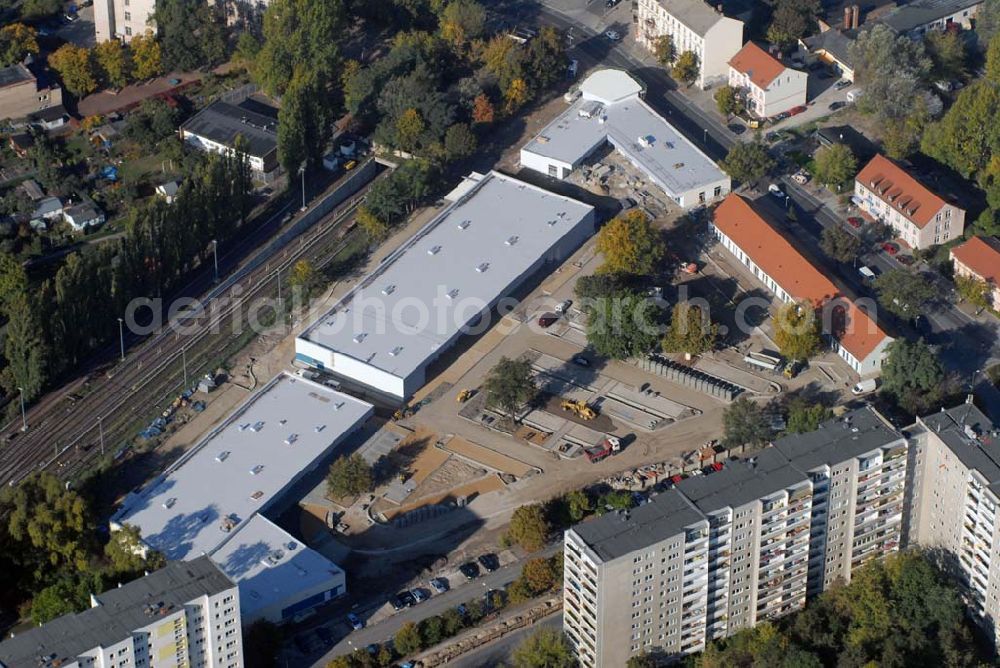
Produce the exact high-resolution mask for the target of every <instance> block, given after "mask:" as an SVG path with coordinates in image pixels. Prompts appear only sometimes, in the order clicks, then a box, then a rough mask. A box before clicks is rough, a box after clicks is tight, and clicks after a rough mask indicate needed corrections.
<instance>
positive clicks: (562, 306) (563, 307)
mask: <svg viewBox="0 0 1000 668" xmlns="http://www.w3.org/2000/svg"><path fill="white" fill-rule="evenodd" d="M572 305H573V300H572V299H567V300H566V301H564V302H560V303H559V304H557V305H556V313H560V314H562V313H565V312H566V311H568V310H569V307H570V306H572Z"/></svg>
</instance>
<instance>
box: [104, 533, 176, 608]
mask: <svg viewBox="0 0 1000 668" xmlns="http://www.w3.org/2000/svg"><path fill="white" fill-rule="evenodd" d="M104 556H105V558H106V559H107V560H108V566H109V567H110V570H111V572H112V573H113V574H115V575H125V576H128V577H129V578H134V577H139V576H141V575H142V574H143V571H155V570H158V569H160V568H163V567H164V566H166V565H167V561H166V559H165V558H164V556H163V554H162V553H161V552H158V551H156V550H152V549H150V548H148V547H146V546H145V545H143V543H142V537H141V536H140V533H139V529H138V527H134V526H131V525H128V524H126V525H124V526H123V527H122V528H121V529H118V530H116V531H112V532H111V538H110V539H109V540H108V542H107V544H106V545H105V546H104ZM95 593H96V592H95Z"/></svg>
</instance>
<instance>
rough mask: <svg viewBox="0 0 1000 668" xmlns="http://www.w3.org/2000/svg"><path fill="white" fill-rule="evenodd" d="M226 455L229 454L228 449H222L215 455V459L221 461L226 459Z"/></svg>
mask: <svg viewBox="0 0 1000 668" xmlns="http://www.w3.org/2000/svg"><path fill="white" fill-rule="evenodd" d="M228 456H229V450H223V451H222V452H220V453H219V454H217V455H216V456H215V461H217V462H219V463H222V462H224V461H226V457H228Z"/></svg>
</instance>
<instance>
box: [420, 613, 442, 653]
mask: <svg viewBox="0 0 1000 668" xmlns="http://www.w3.org/2000/svg"><path fill="white" fill-rule="evenodd" d="M419 630H420V641H421V645H422V646H423V647H433V646H434V645H436V644H438V643H439V642H441V641H442V640H443V639H444V637H445V635H444V623H443V622H442V620H441V618H440V617H438V616H437V615H433V616H431V617H428V618H426V619H424V620H422V621H421V622H420V626H419Z"/></svg>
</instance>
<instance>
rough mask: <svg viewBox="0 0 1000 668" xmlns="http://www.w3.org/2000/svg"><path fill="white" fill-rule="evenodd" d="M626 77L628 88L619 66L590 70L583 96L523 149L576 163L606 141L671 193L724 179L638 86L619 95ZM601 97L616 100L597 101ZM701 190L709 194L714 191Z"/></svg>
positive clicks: (623, 87) (582, 87)
mask: <svg viewBox="0 0 1000 668" xmlns="http://www.w3.org/2000/svg"><path fill="white" fill-rule="evenodd" d="M598 75H601V78H600V79H599V80H598V81H597V82H596V84H597V85H596V91H592V92H590V93H588V89H587V87H586V86H587V84H588V82H590V81H591V79H594V77H597V76H598ZM616 80H617V83H615V81H616ZM626 80H627V81H626ZM628 82H632V84H633V89H634V88H635V87H638V84H637V83H635V80H634V79H633V78H632V77H631V76H629V75H628V74H627V73H625V72H622V71H621V70H602V71H600V72H596V73H594V74H592V75H591V76H590V77H588V79H587V80H586V81H585V82H584V84H583V86H581V91H582V92H583V96H582V97H581V98H580V99H578V100H577V101H576V102H574V103H573V104H572V105H570V107H569V108H568V109H567V110H566V111H564V112H563V113H562V114H561V115H559V116H558V117H557V118H556V119H555V120H553V121H552V122H551V123H549V124H548V125H547V126H545V128H544V129H543V130H542V131H541V132H539V133H538V135H537V136H535V138H534V139H532V140H531V141H529V142H528V143H527V144H525V145H524V147H523V148H522V150H524V151H528V152H530V153H534V154H536V155H540V156H544V157H547V158H552V159H553V160H558V161H560V162H564V163H568V164H571V165H574V166H575V165H576V164H577V163H578V162H579V161H580V160H583V159H584V158H585V157H587V156H588V155H589V154H590V153H591V152H592V151H593V150H594V149H595V148H597V147H598V146H599V145H601V144H602V143H603V142H605V141H608V142H610V143H611V144H612V145H613V146H614V147H615V148H616V149H617V150H618V151H620V152H621V153H623V154H624V155H625V156H626V157H628V158H629V159H630V160H631V161H632V162H633V163H635V164H636V166H637V167H639V168H640V169H642V170H643V171H645V172H646V173H647V174H648V176H649V178H650V179H651V180H652V181H653V182H654V183H656V184H657V185H658V186H659V187H660V188H663V189H664V190H665V191H666V193H667V194H668V195H670V196H671V197H679V196H681V195H683V194H684V193H688V192H691V191H693V190H698V189H699V188H703V187H708V186H710V185H712V184H715V183H718V182H719V181H726V182H728V181H729V177H728V176H726V174H725V173H724V172H723V171H722V170H721V169H720V168H719V167H718V165H716V164H715V163H714V162H713V161H712V159H711V158H709V157H708V156H707V155H705V154H704V153H702V152H701V150H699V149H698V148H697V147H696V146H695V145H694V144H692V143H691V142H690V141H688V140H687V138H686V137H684V135H682V134H681V133H680V132H678V131H677V130H676V129H675V128H674V127H673V126H672V125H670V124H669V123H667V121H665V120H664V119H663V118H662V117H661V116H660V115H659V114H657V113H656V112H655V111H653V110H652V109H651V108H650V107H649V106H648V105H647V104H646V103H645V102H644V101H643V100H642V99H641V98H640V97H639V95H638V91H636V93H634V94H632V95H629V96H625V97H621V94H622V93H623V92H625V91H626V90H627V89H628V88H629V84H628ZM588 97H590V98H593V99H588ZM604 99H613V100H618V101H615V102H602V101H600V100H604ZM581 112H583V114H582V115H581ZM726 190H728V187H727V188H726ZM706 195H707V197H708V198H711V197H713V193H706Z"/></svg>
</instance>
